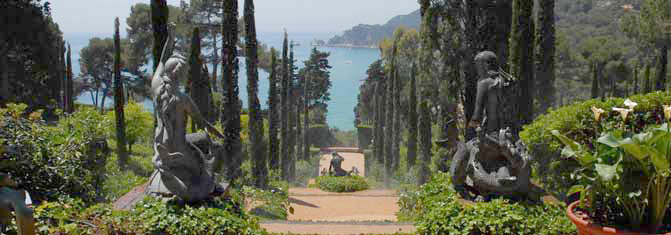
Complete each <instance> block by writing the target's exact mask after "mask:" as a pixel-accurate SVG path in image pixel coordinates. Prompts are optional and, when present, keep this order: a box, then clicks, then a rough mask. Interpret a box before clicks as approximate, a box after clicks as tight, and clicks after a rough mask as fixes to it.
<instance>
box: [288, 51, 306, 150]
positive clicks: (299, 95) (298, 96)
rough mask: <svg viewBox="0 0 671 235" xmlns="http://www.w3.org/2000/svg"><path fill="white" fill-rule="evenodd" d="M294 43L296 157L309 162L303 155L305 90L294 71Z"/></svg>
mask: <svg viewBox="0 0 671 235" xmlns="http://www.w3.org/2000/svg"><path fill="white" fill-rule="evenodd" d="M293 46H294V45H293V43H292V44H291V49H290V52H289V62H291V63H290V64H289V66H291V68H292V69H291V70H292V72H291V74H292V77H293V80H294V81H293V89H294V99H295V102H294V104H295V105H294V107H292V110H291V111H292V112H295V113H296V114H295V117H294V120H295V121H294V126H295V127H296V131H295V133H294V145H296V154H294V155H295V156H296V158H297V159H302V160H305V161H308V160H309V159H308V157H305V156H304V155H303V141H302V138H303V124H302V122H301V113H303V89H302V87H301V81H300V77H299V76H295V74H294V73H293V71H294V70H295V69H296V67H295V65H294V62H295V61H294V47H293Z"/></svg>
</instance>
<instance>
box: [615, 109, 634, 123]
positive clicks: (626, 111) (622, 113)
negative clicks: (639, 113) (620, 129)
mask: <svg viewBox="0 0 671 235" xmlns="http://www.w3.org/2000/svg"><path fill="white" fill-rule="evenodd" d="M613 111H617V112H619V113H620V116H622V120H627V117H628V116H629V113H631V112H634V110H633V109H625V108H618V107H613Z"/></svg>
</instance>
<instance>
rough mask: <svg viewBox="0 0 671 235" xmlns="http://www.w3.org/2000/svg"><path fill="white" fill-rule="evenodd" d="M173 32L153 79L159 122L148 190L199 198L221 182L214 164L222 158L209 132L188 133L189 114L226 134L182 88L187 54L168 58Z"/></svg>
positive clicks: (206, 195)
mask: <svg viewBox="0 0 671 235" xmlns="http://www.w3.org/2000/svg"><path fill="white" fill-rule="evenodd" d="M172 44H173V36H172V35H171V36H170V37H169V38H168V40H167V41H166V45H165V46H164V48H163V52H162V54H161V61H160V62H159V64H158V66H157V67H156V70H155V71H154V75H153V78H152V81H151V94H152V97H153V100H154V107H155V109H156V121H157V126H156V129H155V134H154V157H153V159H152V161H153V163H154V166H155V167H156V171H155V172H154V173H153V175H152V177H151V180H150V183H149V186H148V188H147V190H146V192H147V193H149V194H163V195H166V194H167V195H170V194H174V195H175V196H177V197H179V198H181V199H183V200H185V201H190V202H194V201H200V200H203V199H206V198H208V197H209V196H211V194H216V193H215V192H221V190H223V189H222V186H220V185H219V184H217V183H216V181H215V175H214V172H213V171H214V167H215V165H217V164H218V161H220V160H219V159H218V158H217V157H215V156H214V152H215V151H213V149H214V147H213V146H214V145H213V144H212V142H211V141H210V139H209V137H208V135H207V134H206V133H194V134H188V135H187V134H186V121H187V114H189V115H190V116H191V118H192V119H193V120H195V121H197V122H200V123H203V124H204V126H205V129H206V130H207V131H209V132H210V133H212V134H214V135H216V136H219V137H220V138H223V135H222V134H221V133H219V132H218V131H217V130H216V129H215V128H214V127H213V126H212V125H211V124H210V123H208V122H207V121H206V120H205V119H204V118H203V117H202V116H201V113H200V111H199V110H198V107H197V106H196V105H195V103H194V102H193V100H191V98H190V97H189V96H188V95H186V94H184V93H182V92H180V91H179V89H178V87H179V84H180V81H179V78H184V77H186V76H184V75H183V73H182V72H183V70H184V67H185V66H184V61H185V60H184V57H182V56H181V55H179V54H174V55H173V56H171V57H170V58H168V59H166V58H165V57H166V54H167V51H168V47H169V46H170V47H172Z"/></svg>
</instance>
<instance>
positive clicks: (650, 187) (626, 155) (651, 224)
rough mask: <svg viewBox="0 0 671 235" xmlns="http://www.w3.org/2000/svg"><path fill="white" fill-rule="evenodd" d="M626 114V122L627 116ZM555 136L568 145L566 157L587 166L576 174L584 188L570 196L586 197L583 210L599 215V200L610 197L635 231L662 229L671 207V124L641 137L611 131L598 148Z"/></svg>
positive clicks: (573, 190) (577, 187) (576, 188)
mask: <svg viewBox="0 0 671 235" xmlns="http://www.w3.org/2000/svg"><path fill="white" fill-rule="evenodd" d="M630 104H631V103H629V104H628V105H627V106H630ZM634 106H635V105H634ZM665 108H666V107H665ZM595 110H596V109H595ZM629 110H633V107H632V106H630V109H629ZM629 110H627V111H629ZM615 111H618V110H615ZM665 111H666V109H665ZM620 114H621V115H622V116H623V120H626V117H625V116H626V114H624V113H620ZM666 116H667V117H666V118H667V120H669V118H671V115H666ZM595 118H596V116H595ZM597 121H598V120H597ZM552 134H553V135H554V136H556V137H557V138H558V139H559V140H560V141H561V142H562V143H563V144H564V145H565V147H564V148H563V149H562V156H564V157H568V158H573V159H575V160H577V161H578V162H579V163H580V165H581V167H580V168H578V169H576V170H575V172H574V174H572V175H573V176H574V177H575V178H576V179H578V180H579V182H580V183H579V184H578V185H575V186H573V187H572V188H571V189H570V190H569V194H573V193H576V192H580V207H581V208H587V209H588V211H589V212H594V209H595V208H593V205H594V202H595V200H604V199H603V198H596V197H595V195H608V196H610V197H611V198H614V199H615V201H616V202H617V203H618V204H620V205H621V206H622V207H623V209H624V214H625V216H626V217H627V218H628V219H629V222H630V225H629V226H631V227H630V228H632V229H639V230H640V229H645V230H647V231H649V232H650V233H655V232H656V231H657V230H658V229H659V228H660V227H661V226H662V222H663V219H664V215H665V213H666V211H667V209H668V208H669V204H670V203H671V174H670V173H671V169H670V165H671V132H670V128H669V125H668V123H665V124H663V125H661V126H655V127H649V128H647V129H646V130H645V131H644V132H640V133H633V132H625V131H623V130H610V131H608V132H605V133H603V134H602V135H601V136H600V137H599V138H597V139H596V141H595V144H594V146H593V147H592V148H589V147H587V146H583V145H581V144H579V143H578V142H576V141H574V140H572V139H570V138H568V137H567V136H565V135H563V134H561V133H559V132H558V131H556V130H554V131H552ZM584 203H587V205H586V206H585V205H584ZM592 216H594V214H592ZM611 222H612V221H611ZM644 226H645V227H644Z"/></svg>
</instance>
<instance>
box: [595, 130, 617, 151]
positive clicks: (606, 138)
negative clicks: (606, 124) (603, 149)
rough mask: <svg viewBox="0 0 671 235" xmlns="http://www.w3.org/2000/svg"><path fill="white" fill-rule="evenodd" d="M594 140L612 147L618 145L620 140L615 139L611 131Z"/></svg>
mask: <svg viewBox="0 0 671 235" xmlns="http://www.w3.org/2000/svg"><path fill="white" fill-rule="evenodd" d="M596 142H599V143H602V144H605V145H608V146H610V147H612V148H617V147H620V140H618V139H617V137H615V136H614V135H613V134H612V133H610V132H609V133H608V134H605V135H602V136H601V137H599V138H598V139H597V140H596Z"/></svg>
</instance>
